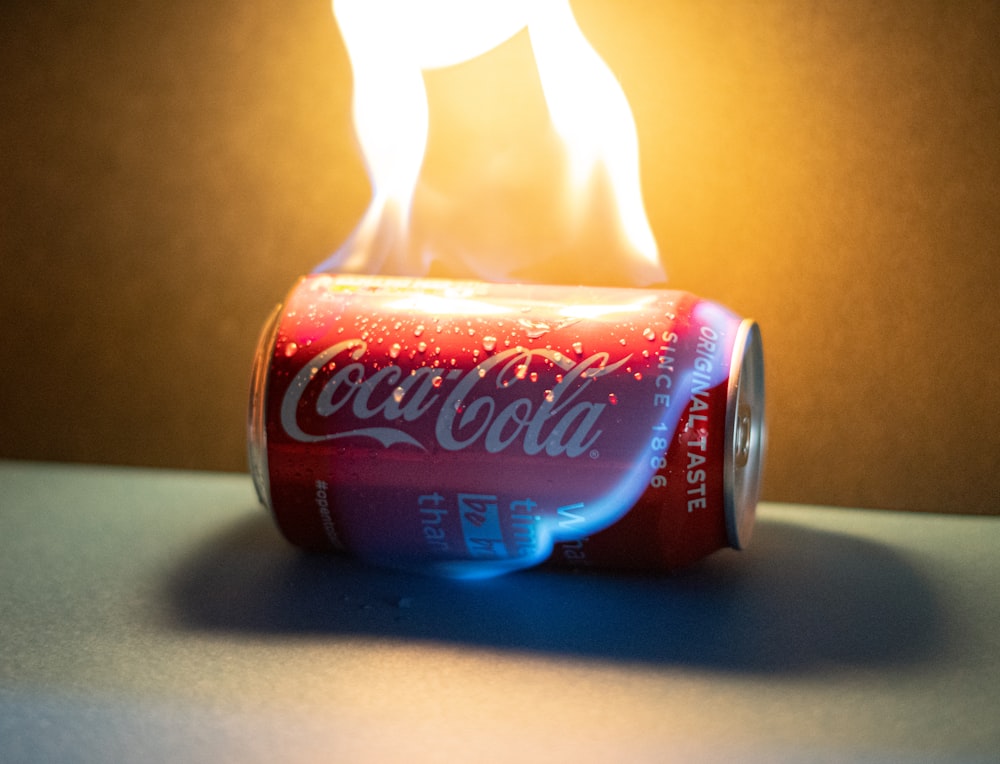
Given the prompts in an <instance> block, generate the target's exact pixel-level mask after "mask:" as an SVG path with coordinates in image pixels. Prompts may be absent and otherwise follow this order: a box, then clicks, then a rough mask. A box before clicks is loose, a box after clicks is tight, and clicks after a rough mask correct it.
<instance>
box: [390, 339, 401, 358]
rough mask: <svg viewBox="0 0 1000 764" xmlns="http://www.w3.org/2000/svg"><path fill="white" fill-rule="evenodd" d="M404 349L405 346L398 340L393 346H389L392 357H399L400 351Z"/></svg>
mask: <svg viewBox="0 0 1000 764" xmlns="http://www.w3.org/2000/svg"><path fill="white" fill-rule="evenodd" d="M402 349H403V348H402V347H400V345H399V343H398V342H393V343H392V347H390V348H389V357H390V358H399V351H401V350H402Z"/></svg>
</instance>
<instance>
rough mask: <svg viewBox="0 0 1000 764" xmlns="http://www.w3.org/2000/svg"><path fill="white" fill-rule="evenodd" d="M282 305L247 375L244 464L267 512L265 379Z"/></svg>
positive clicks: (270, 318)
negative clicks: (246, 464) (248, 380)
mask: <svg viewBox="0 0 1000 764" xmlns="http://www.w3.org/2000/svg"><path fill="white" fill-rule="evenodd" d="M281 307H282V306H281V305H278V306H276V307H275V309H274V310H273V311H272V312H271V315H269V316H268V317H267V321H265V322H264V328H263V329H262V330H261V333H260V339H259V340H257V351H256V353H254V359H253V371H252V372H251V374H250V404H249V406H248V408H247V461H248V463H249V467H250V477H251V478H253V486H254V488H255V489H256V491H257V498H258V499H259V500H260V503H261V504H263V505H264V506H265V507H266V508H267V509H268V511H270V512H272V514H273V509H272V508H271V486H270V479H269V477H268V471H267V426H266V425H267V420H266V402H267V380H268V378H269V376H270V367H271V354H272V353H273V352H274V341H275V336H276V335H277V332H278V320H279V318H280V317H281Z"/></svg>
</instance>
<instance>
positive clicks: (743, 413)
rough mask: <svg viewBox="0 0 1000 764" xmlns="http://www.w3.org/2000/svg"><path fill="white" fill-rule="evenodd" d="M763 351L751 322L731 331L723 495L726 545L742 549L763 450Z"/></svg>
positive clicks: (748, 532)
mask: <svg viewBox="0 0 1000 764" xmlns="http://www.w3.org/2000/svg"><path fill="white" fill-rule="evenodd" d="M766 435H767V433H766V428H765V421H764V347H763V343H762V341H761V337H760V327H759V326H758V325H757V322H756V321H753V320H751V319H746V320H744V321H743V322H742V323H741V324H740V326H739V329H737V332H736V342H735V343H734V345H733V355H732V362H731V365H730V369H729V390H728V395H727V401H726V442H725V452H724V455H723V491H724V497H725V511H726V534H727V536H728V540H729V545H730V546H731V547H733V548H734V549H744V548H746V546H747V543H748V542H749V541H750V536H751V534H752V533H753V525H754V518H755V517H756V514H757V500H758V499H759V497H760V478H761V470H762V467H763V462H764V449H765V445H766Z"/></svg>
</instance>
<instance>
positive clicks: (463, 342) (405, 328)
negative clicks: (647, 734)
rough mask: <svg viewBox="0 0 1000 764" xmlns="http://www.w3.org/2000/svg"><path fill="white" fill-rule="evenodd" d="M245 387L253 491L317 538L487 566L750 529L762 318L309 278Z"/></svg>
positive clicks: (623, 299)
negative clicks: (248, 391) (759, 323)
mask: <svg viewBox="0 0 1000 764" xmlns="http://www.w3.org/2000/svg"><path fill="white" fill-rule="evenodd" d="M252 378H253V379H252V384H251V395H250V407H249V456H250V466H251V473H252V475H253V480H254V484H255V486H256V489H257V493H258V495H259V497H260V499H261V502H262V503H263V504H264V505H265V506H267V507H268V508H269V509H270V511H271V513H272V515H273V517H274V520H275V522H276V523H277V525H278V527H279V528H280V529H281V531H282V533H283V534H284V535H285V536H286V537H287V538H288V540H289V541H291V542H292V543H293V544H296V545H298V546H300V547H303V548H306V549H312V550H340V551H345V552H348V553H349V554H351V555H354V556H356V557H358V558H360V559H362V560H365V561H367V562H371V563H375V564H379V565H388V566H393V567H402V568H407V569H416V570H420V571H424V572H430V573H437V574H443V575H448V576H454V577H461V578H478V577H487V576H493V575H497V574H499V573H503V572H507V571H511V570H516V569H520V568H525V567H528V566H532V565H537V564H540V563H543V562H546V561H550V562H552V563H560V562H561V563H569V564H573V565H580V566H608V567H625V568H644V569H670V568H675V567H678V566H681V565H684V564H687V563H690V562H692V561H694V560H697V559H699V558H701V557H704V556H706V555H708V554H710V553H712V552H714V551H716V550H718V549H721V548H723V547H727V546H728V547H733V548H736V549H741V548H743V547H745V546H746V544H747V541H748V540H749V537H750V534H751V530H752V527H753V521H754V513H755V509H756V504H757V499H758V493H759V485H760V474H761V465H762V458H763V449H764V440H765V433H764V376H763V353H762V345H761V338H760V331H759V329H758V326H757V324H756V323H755V322H754V321H752V320H749V319H741V318H740V317H738V316H736V315H735V314H733V313H732V312H731V311H729V310H727V309H726V308H724V307H722V306H720V305H718V304H716V303H713V302H711V301H708V300H704V299H700V298H698V297H696V296H694V295H691V294H689V293H686V292H680V291H670V290H659V289H623V288H598V287H570V286H552V285H524V284H493V283H483V282H475V281H453V280H443V279H429V278H400V277H386V276H357V275H329V274H315V275H311V276H306V277H304V278H303V279H301V280H300V281H299V282H298V283H297V284H296V285H295V286H294V288H293V289H292V290H291V292H290V293H289V294H288V297H287V298H286V300H285V301H284V303H283V304H282V305H281V306H279V307H278V308H277V309H276V310H275V311H274V313H273V314H272V316H271V317H270V319H269V320H268V321H267V323H266V325H265V327H264V330H263V333H262V335H261V339H260V342H259V346H258V349H257V353H256V358H255V363H254V370H253V375H252Z"/></svg>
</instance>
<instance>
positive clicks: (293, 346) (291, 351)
mask: <svg viewBox="0 0 1000 764" xmlns="http://www.w3.org/2000/svg"><path fill="white" fill-rule="evenodd" d="M297 352H299V346H298V344H297V343H295V342H289V343H288V344H287V345H285V355H286V356H287V357H288V358H291V357H292V356H293V355H295V354H296V353H297Z"/></svg>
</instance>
